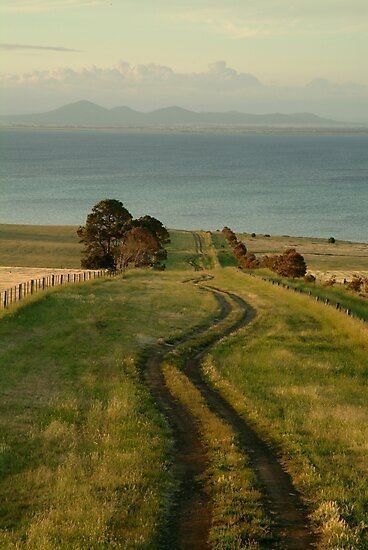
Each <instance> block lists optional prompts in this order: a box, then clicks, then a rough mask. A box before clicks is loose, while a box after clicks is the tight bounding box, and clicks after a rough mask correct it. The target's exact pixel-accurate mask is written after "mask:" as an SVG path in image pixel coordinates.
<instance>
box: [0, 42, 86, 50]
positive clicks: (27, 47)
mask: <svg viewBox="0 0 368 550" xmlns="http://www.w3.org/2000/svg"><path fill="white" fill-rule="evenodd" d="M0 50H7V51H17V50H21V51H24V50H46V51H48V52H80V51H81V50H75V49H73V48H64V47H63V46H37V45H32V44H0Z"/></svg>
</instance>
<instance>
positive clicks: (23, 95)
mask: <svg viewBox="0 0 368 550" xmlns="http://www.w3.org/2000/svg"><path fill="white" fill-rule="evenodd" d="M0 88H1V90H2V93H3V95H4V97H5V98H6V99H5V101H3V106H5V105H6V110H7V112H9V113H11V112H35V111H38V110H41V111H43V110H47V109H51V108H54V107H56V106H59V105H61V104H63V103H67V102H68V101H75V100H79V99H89V100H90V101H95V102H97V103H101V104H103V105H107V106H115V105H124V104H126V105H129V106H131V107H135V108H137V109H141V110H149V109H153V108H157V107H164V106H168V105H174V104H176V105H181V106H183V107H187V108H191V109H195V110H196V109H197V110H219V111H225V110H232V109H237V110H241V111H245V112H256V113H262V112H263V113H264V112H274V111H281V112H298V111H299V112H300V111H310V112H315V113H316V114H320V115H324V116H330V117H332V118H336V119H345V120H346V119H347V120H359V119H360V118H361V116H363V115H364V113H366V112H368V87H367V86H363V85H358V84H354V83H342V84H335V83H332V82H329V81H327V80H324V79H321V78H320V79H315V80H313V81H311V82H309V83H307V84H306V85H303V86H275V85H267V84H264V83H261V82H260V81H259V80H258V79H257V78H256V77H255V76H254V75H252V74H249V73H245V72H239V71H237V70H236V69H234V68H233V67H229V66H228V65H227V63H226V62H225V61H217V62H215V63H212V64H211V65H209V67H208V69H207V70H205V71H201V72H196V73H194V72H192V73H179V72H176V71H174V70H173V69H172V68H171V67H168V66H165V65H158V64H155V63H148V64H141V65H132V64H130V63H128V62H126V61H121V62H120V63H118V64H117V65H116V66H114V67H97V66H93V67H89V68H82V69H80V70H75V69H72V68H68V67H62V68H55V69H53V70H47V71H32V72H29V73H24V74H20V75H16V74H8V75H0ZM24 105H26V108H25V107H24ZM366 118H367V116H366V115H365V119H366Z"/></svg>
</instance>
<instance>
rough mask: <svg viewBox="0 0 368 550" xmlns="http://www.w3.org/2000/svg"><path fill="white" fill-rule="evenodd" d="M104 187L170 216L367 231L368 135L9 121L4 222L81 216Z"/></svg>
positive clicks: (297, 230) (349, 233) (1, 197)
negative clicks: (38, 126)
mask: <svg viewBox="0 0 368 550" xmlns="http://www.w3.org/2000/svg"><path fill="white" fill-rule="evenodd" d="M103 198H117V199H120V200H122V201H123V202H124V204H125V205H126V206H127V207H128V209H129V210H130V211H131V212H132V214H133V215H134V216H140V215H142V214H146V213H149V214H151V215H153V216H156V217H158V218H160V219H161V220H162V221H163V222H164V223H165V224H166V225H167V226H168V227H176V228H183V229H194V228H196V229H201V228H203V229H216V228H221V227H222V226H223V225H225V224H226V225H229V226H231V227H232V228H234V229H236V230H244V231H250V232H252V231H254V232H256V233H273V234H281V235H282V234H288V235H309V236H330V235H333V236H335V237H337V238H341V239H348V240H358V241H364V242H366V241H368V215H367V212H368V136H367V135H316V134H311V135H285V134H282V135H280V134H233V135H230V134H224V133H217V134H215V133H184V132H182V133H142V132H141V133H139V132H122V131H105V130H104V131H102V130H32V129H24V130H23V129H2V130H1V131H0V223H27V224H79V223H82V222H83V221H84V219H85V216H86V214H87V212H88V211H89V210H90V208H91V206H92V205H93V204H94V203H95V202H97V201H99V200H101V199H103Z"/></svg>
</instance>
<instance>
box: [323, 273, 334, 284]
mask: <svg viewBox="0 0 368 550" xmlns="http://www.w3.org/2000/svg"><path fill="white" fill-rule="evenodd" d="M335 284H336V276H335V275H331V277H330V278H329V279H327V281H325V282H324V286H334V285H335Z"/></svg>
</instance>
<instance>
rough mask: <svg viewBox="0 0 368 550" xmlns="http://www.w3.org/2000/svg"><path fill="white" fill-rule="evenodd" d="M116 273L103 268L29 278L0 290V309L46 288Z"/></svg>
mask: <svg viewBox="0 0 368 550" xmlns="http://www.w3.org/2000/svg"><path fill="white" fill-rule="evenodd" d="M117 274H118V273H117V272H111V271H105V270H92V271H78V272H75V271H74V272H69V273H58V274H54V273H53V274H50V275H47V276H45V277H40V278H37V279H30V280H28V281H26V282H25V283H19V284H16V285H14V286H12V287H11V288H8V289H7V290H3V291H1V292H0V309H6V308H9V307H10V306H12V305H13V304H16V303H18V302H20V301H21V300H24V298H26V297H27V296H30V295H32V294H35V293H36V292H41V291H45V290H48V289H50V288H53V287H56V286H61V285H67V284H73V283H82V282H86V281H91V280H93V279H99V278H101V277H114V276H116V275H117Z"/></svg>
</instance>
